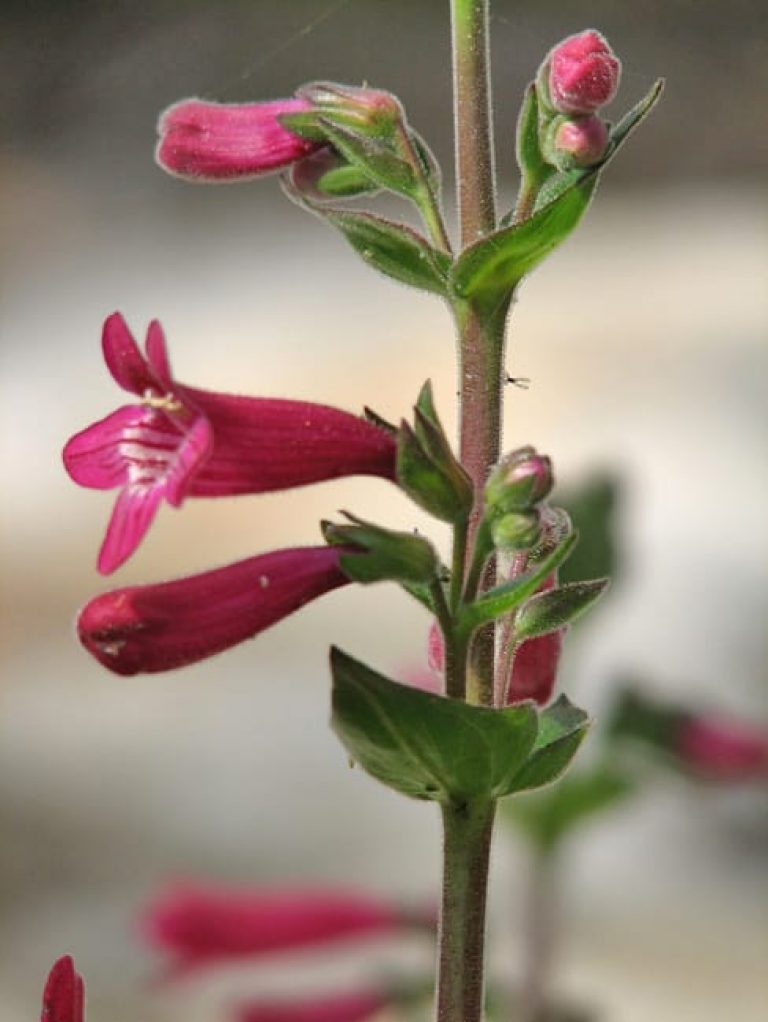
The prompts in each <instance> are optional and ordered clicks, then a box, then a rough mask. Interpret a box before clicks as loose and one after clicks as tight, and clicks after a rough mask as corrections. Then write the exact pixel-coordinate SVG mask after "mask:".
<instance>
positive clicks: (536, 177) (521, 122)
mask: <svg viewBox="0 0 768 1022" xmlns="http://www.w3.org/2000/svg"><path fill="white" fill-rule="evenodd" d="M515 154H516V156H517V165H518V167H519V168H520V175H521V177H522V188H523V190H524V191H525V192H537V191H538V190H539V188H540V187H541V186H542V184H543V183H544V182H545V181H546V180H547V178H548V177H550V176H551V175H552V174H553V173H554V171H555V168H554V167H552V166H551V165H550V164H549V163H547V161H546V160H545V159H544V157H543V155H542V152H541V146H540V145H539V99H538V93H537V89H536V83H535V82H531V83H530V84H529V85H528V87H527V89H526V90H525V95H524V97H523V104H522V106H521V107H520V114H519V116H518V119H517V136H516V145H515Z"/></svg>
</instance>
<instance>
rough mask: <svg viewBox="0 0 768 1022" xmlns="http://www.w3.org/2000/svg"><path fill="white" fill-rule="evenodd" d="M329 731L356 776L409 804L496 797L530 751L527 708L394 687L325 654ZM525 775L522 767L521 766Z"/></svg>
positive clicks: (532, 721)
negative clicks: (358, 770) (357, 769)
mask: <svg viewBox="0 0 768 1022" xmlns="http://www.w3.org/2000/svg"><path fill="white" fill-rule="evenodd" d="M331 670H332V673H333V716H332V721H331V723H332V726H333V729H334V730H335V732H336V734H337V735H338V736H339V738H340V739H341V742H342V744H343V745H344V747H345V749H346V750H347V752H348V753H349V755H350V756H351V758H352V759H353V760H354V761H355V762H356V763H359V764H360V766H361V767H363V769H364V770H366V771H367V772H368V773H369V774H371V776H373V777H375V778H376V779H377V780H379V781H381V782H382V783H383V784H386V785H387V786H388V787H390V788H394V789H395V790H396V791H400V792H402V793H403V794H404V795H409V796H411V797H412V798H419V799H430V800H432V801H436V802H446V801H462V800H466V799H474V798H480V797H488V798H499V797H501V796H502V795H506V794H509V793H510V792H511V791H514V790H516V783H517V781H516V778H517V775H518V773H519V772H520V768H521V766H522V765H523V763H525V761H526V759H527V757H528V754H529V752H530V751H531V749H532V748H533V746H534V740H535V737H536V719H537V716H536V711H535V710H534V708H533V707H532V706H531V705H530V704H522V705H520V706H511V707H508V708H507V709H504V710H491V709H487V708H485V707H481V706H470V705H468V704H467V703H463V702H460V701H458V700H454V699H447V698H444V697H441V696H436V695H432V694H431V693H429V692H422V691H420V690H419V689H415V688H409V687H408V686H406V685H400V684H398V683H397V682H395V681H390V680H389V679H388V678H385V677H383V676H382V675H380V674H377V673H376V672H375V671H372V670H371V669H370V668H369V667H366V666H365V664H362V663H360V662H359V661H357V660H354V659H353V658H352V657H350V656H347V654H346V653H343V652H341V650H338V649H335V648H334V649H333V650H332V651H331ZM523 769H525V768H523Z"/></svg>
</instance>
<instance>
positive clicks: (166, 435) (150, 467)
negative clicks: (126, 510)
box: [119, 415, 182, 486]
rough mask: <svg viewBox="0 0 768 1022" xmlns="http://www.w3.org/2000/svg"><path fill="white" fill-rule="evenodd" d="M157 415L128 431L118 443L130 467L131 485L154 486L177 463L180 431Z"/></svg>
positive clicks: (122, 455) (122, 457)
mask: <svg viewBox="0 0 768 1022" xmlns="http://www.w3.org/2000/svg"><path fill="white" fill-rule="evenodd" d="M158 419H159V417H158V416H154V415H153V416H152V417H151V418H150V417H147V419H145V421H143V422H140V423H138V424H137V425H135V426H131V427H129V428H128V429H125V430H124V432H123V436H122V438H121V441H120V444H119V456H120V458H121V459H122V461H123V462H124V463H125V464H126V466H127V468H128V480H129V483H130V484H132V485H138V486H152V485H154V484H156V483H157V482H159V481H160V480H162V479H164V477H165V476H166V475H167V474H168V472H169V471H171V470H172V469H173V468H174V466H175V463H176V459H177V456H178V451H179V444H180V443H181V439H182V438H181V434H180V432H179V431H178V430H177V429H176V428H175V427H174V426H173V425H172V423H170V422H168V421H167V420H165V421H162V425H163V426H166V427H167V428H165V429H163V428H158V426H160V425H161V422H159V421H158Z"/></svg>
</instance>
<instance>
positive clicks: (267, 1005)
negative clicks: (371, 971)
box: [235, 991, 389, 1022]
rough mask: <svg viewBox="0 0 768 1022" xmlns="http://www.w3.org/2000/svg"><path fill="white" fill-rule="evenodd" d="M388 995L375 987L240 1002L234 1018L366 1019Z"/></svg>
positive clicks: (293, 1021)
mask: <svg viewBox="0 0 768 1022" xmlns="http://www.w3.org/2000/svg"><path fill="white" fill-rule="evenodd" d="M388 1000H389V998H387V997H385V996H384V995H383V994H381V993H378V992H376V991H360V992H355V993H348V994H336V995H335V996H329V995H327V994H326V995H324V996H323V997H313V998H312V999H311V1000H301V1001H288V1000H279V1001H253V1002H251V1003H250V1004H244V1005H242V1006H241V1007H240V1008H239V1010H238V1012H237V1014H236V1016H235V1018H236V1022H366V1019H369V1018H372V1017H373V1016H374V1015H377V1014H378V1013H379V1012H380V1011H382V1009H383V1008H385V1007H386V1005H387V1002H388Z"/></svg>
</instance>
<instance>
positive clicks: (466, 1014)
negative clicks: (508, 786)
mask: <svg viewBox="0 0 768 1022" xmlns="http://www.w3.org/2000/svg"><path fill="white" fill-rule="evenodd" d="M495 810H496V804H495V802H493V801H485V800H476V801H474V802H464V803H460V804H454V803H447V804H445V805H444V806H443V809H442V812H443V834H444V840H443V862H444V871H443V895H442V914H441V926H440V956H439V961H438V984H437V1020H438V1022H479V1020H480V1019H481V1018H482V1017H483V989H484V983H483V974H484V962H483V957H484V943H485V940H484V937H485V902H486V890H487V881H488V856H489V852H490V847H491V832H492V830H493V818H494V814H495Z"/></svg>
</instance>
